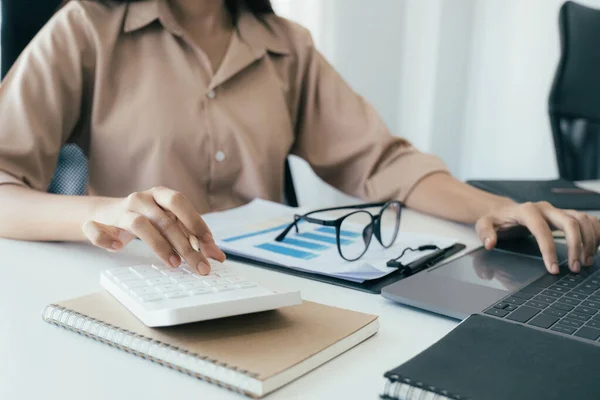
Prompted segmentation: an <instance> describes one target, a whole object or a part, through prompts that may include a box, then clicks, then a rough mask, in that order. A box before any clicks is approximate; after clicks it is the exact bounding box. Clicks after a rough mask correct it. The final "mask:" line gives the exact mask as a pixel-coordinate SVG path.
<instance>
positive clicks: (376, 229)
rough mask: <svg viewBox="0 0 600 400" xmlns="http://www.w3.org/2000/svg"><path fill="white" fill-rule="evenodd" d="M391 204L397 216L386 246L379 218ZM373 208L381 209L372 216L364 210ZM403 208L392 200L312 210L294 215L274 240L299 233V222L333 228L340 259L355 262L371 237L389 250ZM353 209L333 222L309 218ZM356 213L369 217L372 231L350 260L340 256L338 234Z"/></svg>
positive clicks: (365, 250)
mask: <svg viewBox="0 0 600 400" xmlns="http://www.w3.org/2000/svg"><path fill="white" fill-rule="evenodd" d="M392 204H397V205H398V216H397V218H396V224H395V227H396V230H395V232H394V238H393V239H392V241H391V242H390V244H389V245H387V246H386V245H384V244H383V242H382V240H381V218H382V216H383V212H384V211H385V210H386V209H387V208H388V207H389V206H390V205H392ZM374 207H381V210H380V211H379V213H377V214H376V215H373V213H371V212H370V211H368V210H366V208H374ZM403 208H404V205H403V204H402V203H401V202H400V201H397V200H392V201H386V202H377V203H365V204H354V205H349V206H341V207H331V208H322V209H319V210H313V211H310V212H307V213H306V214H302V215H300V214H296V215H294V222H292V223H291V224H289V225H288V226H287V227H286V228H285V229H284V230H283V231H282V232H281V233H280V234H279V235H278V236H277V237H276V238H275V241H277V242H282V241H283V240H284V239H285V237H286V236H287V234H288V233H290V231H291V230H292V228H296V233H298V232H299V230H298V223H300V221H306V222H310V223H312V224H317V225H322V226H333V227H335V237H336V243H337V250H338V253H339V255H340V257H342V258H343V259H344V260H346V261H356V260H358V259H359V258H361V257H362V256H364V255H365V253H366V252H367V250H368V249H369V246H370V244H371V241H372V239H373V235H375V238H376V239H377V241H378V242H379V244H380V245H381V246H382V247H383V248H385V249H388V248H390V247H391V246H392V245H393V244H394V242H395V241H396V238H397V237H398V232H399V231H400V220H401V218H402V209H403ZM353 209H355V210H357V211H354V212H351V213H348V214H346V215H344V216H342V217H340V218H337V219H334V220H328V219H321V218H315V217H311V216H310V215H311V214H316V213H321V212H327V211H339V210H353ZM357 213H367V214H369V215H370V216H371V225H372V226H373V229H372V230H371V235H370V236H369V240H368V242H367V243H366V246H365V249H364V251H363V252H362V253H361V254H360V255H359V256H357V257H356V258H351V259H350V258H347V257H345V256H344V254H342V246H341V234H340V233H341V227H342V223H343V222H344V220H345V219H346V218H348V217H351V216H352V215H355V214H357Z"/></svg>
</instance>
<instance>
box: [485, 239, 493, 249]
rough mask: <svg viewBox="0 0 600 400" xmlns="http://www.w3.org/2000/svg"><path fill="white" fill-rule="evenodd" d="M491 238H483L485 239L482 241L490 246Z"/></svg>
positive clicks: (486, 245)
mask: <svg viewBox="0 0 600 400" xmlns="http://www.w3.org/2000/svg"><path fill="white" fill-rule="evenodd" d="M491 241H492V239H490V238H485V240H484V241H483V245H484V246H485V247H486V248H488V247H489V246H490V243H491Z"/></svg>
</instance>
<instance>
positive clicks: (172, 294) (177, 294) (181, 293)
mask: <svg viewBox="0 0 600 400" xmlns="http://www.w3.org/2000/svg"><path fill="white" fill-rule="evenodd" d="M165 296H166V297H167V298H168V299H178V298H180V297H187V296H188V294H187V293H186V292H184V291H178V292H170V293H167V294H165Z"/></svg>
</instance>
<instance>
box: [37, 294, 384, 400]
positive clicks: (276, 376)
mask: <svg viewBox="0 0 600 400" xmlns="http://www.w3.org/2000/svg"><path fill="white" fill-rule="evenodd" d="M43 318H44V320H45V321H47V322H50V323H53V324H56V325H59V326H62V327H64V328H67V329H70V330H73V331H75V332H78V333H80V334H83V335H86V336H89V337H91V338H93V339H96V340H99V341H102V342H104V343H107V344H110V345H112V346H115V347H118V348H121V349H122V350H125V351H128V352H130V353H133V354H136V355H138V356H142V357H144V358H148V359H151V360H152V361H155V362H158V363H160V364H163V365H166V366H168V367H171V368H174V369H177V370H179V371H181V372H184V373H187V374H190V375H192V376H195V377H197V378H200V379H203V380H206V381H209V382H211V383H215V384H217V385H220V386H223V387H226V388H228V389H230V390H234V391H237V392H240V393H243V394H245V395H248V396H251V397H262V396H264V395H266V394H267V393H269V392H271V391H273V390H276V389H278V388H279V387H281V386H283V385H285V384H287V383H289V382H291V381H292V380H294V379H296V378H298V377H299V376H301V375H303V374H305V373H307V372H309V371H310V370H312V369H314V368H316V367H318V366H319V365H322V364H323V363H325V362H327V361H329V360H330V359H332V358H334V357H336V356H337V355H339V354H341V353H343V352H344V351H346V350H348V349H350V348H351V347H353V346H355V345H357V344H358V343H360V342H362V341H364V340H365V339H367V338H369V337H371V336H372V335H374V334H375V333H376V332H377V330H378V328H379V325H378V319H377V317H376V316H374V315H369V314H363V313H359V312H355V311H349V310H344V309H340V308H336V307H330V306H326V305H322V304H318V303H312V302H308V301H305V302H303V304H301V305H298V306H293V307H285V308H282V309H280V310H276V311H268V312H263V313H256V314H248V315H241V316H237V317H230V318H224V319H218V320H212V321H204V322H197V323H193V324H187V325H180V326H174V327H166V328H149V327H147V326H145V325H144V324H143V323H141V322H140V321H139V320H138V319H137V318H136V317H135V316H134V315H133V314H131V313H130V312H129V311H128V310H127V309H126V308H124V307H123V306H122V305H121V304H120V303H119V302H118V301H117V300H115V299H114V298H113V297H112V296H111V295H110V294H109V293H108V292H98V293H94V294H91V295H87V296H83V297H79V298H75V299H71V300H67V301H63V302H60V303H57V304H52V305H49V306H48V307H46V308H45V309H44V312H43Z"/></svg>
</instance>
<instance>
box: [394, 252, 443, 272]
mask: <svg viewBox="0 0 600 400" xmlns="http://www.w3.org/2000/svg"><path fill="white" fill-rule="evenodd" d="M428 250H435V251H434V252H432V253H431V254H427V255H426V256H424V257H422V258H420V259H418V260H416V261H413V262H412V263H410V264H408V265H404V264H402V263H401V262H400V261H398V260H399V259H401V258H402V257H404V254H406V252H407V251H428ZM446 250H448V249H440V248H439V247H438V246H436V245H424V246H419V247H417V248H411V247H407V248H405V249H404V250H403V251H402V253H401V254H400V255H399V256H398V257H396V258H393V259H391V260H389V261H388V262H387V263H386V265H387V266H388V267H390V268H398V270H400V271H402V273H403V274H404V275H405V276H411V275H413V274H416V273H417V272H420V271H422V270H424V269H427V268H430V267H432V266H434V265H435V264H436V263H437V262H438V261H439V260H441V259H443V258H444V256H445V253H446Z"/></svg>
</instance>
